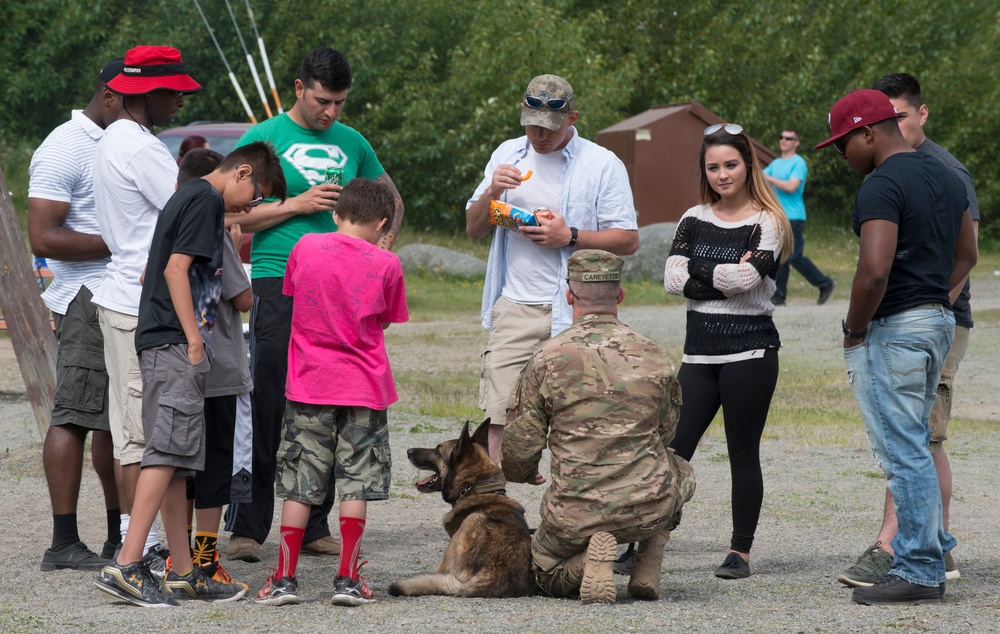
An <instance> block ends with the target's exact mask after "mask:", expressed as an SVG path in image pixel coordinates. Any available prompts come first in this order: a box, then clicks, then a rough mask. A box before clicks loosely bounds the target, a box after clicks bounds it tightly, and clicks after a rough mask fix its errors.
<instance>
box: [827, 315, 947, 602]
mask: <svg viewBox="0 0 1000 634" xmlns="http://www.w3.org/2000/svg"><path fill="white" fill-rule="evenodd" d="M954 333H955V317H954V315H953V314H952V312H951V310H950V309H949V308H945V307H943V306H940V305H935V306H932V307H931V306H926V307H925V306H921V307H918V308H914V309H911V310H905V311H903V312H901V313H897V314H895V315H892V316H889V317H884V318H881V319H875V320H872V321H871V322H870V323H869V324H868V327H867V328H866V329H865V341H864V343H863V344H860V345H857V346H853V347H851V348H846V349H845V350H844V360H845V362H846V363H847V380H848V382H849V383H850V384H851V388H852V389H853V390H854V397H855V398H856V399H857V401H858V407H859V408H860V409H861V415H862V417H864V419H865V430H866V431H867V433H868V441H869V442H870V443H871V446H872V451H873V452H874V453H875V458H876V459H877V460H878V461H879V463H880V464H881V466H882V470H883V471H884V472H885V478H886V481H887V484H888V486H889V490H890V491H891V492H892V496H893V498H894V499H895V503H896V518H897V520H898V522H899V531H898V533H897V534H896V537H895V538H894V539H893V540H892V548H893V550H894V551H895V553H896V556H895V559H894V560H893V567H892V570H890V571H889V572H890V574H894V575H896V576H898V577H902V578H903V579H905V580H907V581H909V582H910V583H913V584H917V585H921V586H930V587H935V586H937V585H938V584H940V583H941V582H943V581H944V579H945V576H944V553H946V552H948V551H949V550H951V549H952V548H954V547H955V538H954V537H952V536H951V535H950V534H948V533H947V532H945V530H944V524H943V523H942V520H941V490H940V488H939V487H938V480H937V472H936V471H935V470H934V461H933V459H932V458H931V452H930V449H929V448H928V443H929V442H930V426H929V424H928V419H929V417H930V413H931V408H932V407H933V405H934V398H935V395H936V393H937V384H938V379H939V378H940V376H941V368H942V366H943V365H944V359H945V356H946V355H947V353H948V348H950V347H951V343H952V339H953V338H954Z"/></svg>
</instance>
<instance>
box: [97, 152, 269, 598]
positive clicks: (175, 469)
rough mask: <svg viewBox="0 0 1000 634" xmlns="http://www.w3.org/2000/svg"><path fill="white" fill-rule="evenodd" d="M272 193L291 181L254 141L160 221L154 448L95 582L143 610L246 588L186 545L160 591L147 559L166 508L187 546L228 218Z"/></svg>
mask: <svg viewBox="0 0 1000 634" xmlns="http://www.w3.org/2000/svg"><path fill="white" fill-rule="evenodd" d="M265 195H266V196H271V197H276V198H280V199H284V196H285V178H284V174H283V172H282V170H281V165H280V163H279V161H278V157H277V156H276V155H275V153H274V150H273V148H272V147H271V146H270V145H268V144H266V143H252V144H249V145H246V146H243V147H241V148H239V149H238V150H236V151H234V152H232V153H231V154H230V155H229V156H228V157H226V159H225V160H224V161H223V162H222V164H221V165H219V167H218V168H217V169H216V170H215V171H213V172H212V173H211V174H209V175H208V176H205V177H204V178H202V179H197V180H194V181H192V182H190V183H188V184H186V185H185V186H184V187H182V188H180V189H179V190H178V191H177V193H175V194H174V195H173V196H172V197H171V198H170V200H169V201H168V202H167V204H166V206H165V207H164V208H163V211H162V212H161V213H160V216H159V218H158V219H157V222H156V229H155V230H154V232H153V240H152V247H151V249H150V253H149V261H148V264H147V267H146V278H145V283H144V285H143V289H142V297H141V299H140V302H139V322H138V327H137V328H136V335H135V344H136V352H138V353H139V355H140V364H141V368H142V382H143V390H142V392H143V407H142V410H143V421H142V423H143V430H144V432H145V434H146V438H147V443H146V451H145V453H144V454H143V457H142V471H141V473H140V475H139V481H138V484H137V486H136V493H135V504H134V506H133V507H132V521H131V523H130V525H129V530H128V533H127V534H126V535H125V540H124V543H123V545H122V549H121V552H120V553H119V555H118V558H117V560H116V561H114V562H112V563H111V564H109V565H108V566H105V567H104V570H103V571H102V572H101V574H100V575H99V576H98V578H97V581H96V585H97V587H98V588H99V589H100V590H102V591H104V592H107V593H109V594H112V595H114V596H117V597H119V598H121V599H124V600H126V601H129V602H131V603H134V604H136V605H141V606H160V605H177V602H176V600H175V597H177V598H191V599H202V600H207V601H215V602H219V601H235V600H238V599H240V598H241V597H242V596H243V594H244V593H245V592H246V586H244V585H242V584H234V583H224V582H219V581H217V580H214V579H212V578H211V577H210V576H208V575H207V574H206V572H205V570H203V569H202V568H201V567H195V566H193V565H192V561H191V553H190V551H189V550H188V549H187V548H175V549H174V551H173V553H172V555H171V559H172V562H171V563H172V569H171V571H170V572H168V573H167V576H166V577H165V578H164V581H163V590H162V591H161V590H160V589H159V588H157V587H156V582H155V581H154V580H153V578H152V577H151V576H150V575H149V571H148V570H147V569H146V568H145V567H144V566H143V563H142V561H141V556H142V545H143V542H144V540H145V535H146V533H147V532H148V531H149V527H150V526H151V525H152V523H153V521H154V520H155V518H156V512H157V511H158V510H159V511H161V514H162V516H163V524H164V528H165V529H166V532H167V539H168V541H169V543H171V544H186V543H187V518H186V508H187V499H186V498H187V492H186V483H185V479H186V477H188V476H189V475H192V474H193V473H194V472H195V471H200V470H201V469H202V468H203V467H204V462H205V429H204V426H205V419H204V413H203V407H204V397H205V377H206V375H207V373H208V370H209V368H210V365H211V361H210V351H211V346H210V335H211V329H212V326H213V324H214V321H215V312H216V309H217V307H218V304H219V296H220V278H219V272H220V268H221V266H222V240H223V232H224V231H225V228H224V224H223V214H224V213H225V212H226V211H229V212H248V211H249V210H250V209H251V208H253V207H254V206H256V205H258V204H260V203H261V202H262V201H263V199H264V196H265Z"/></svg>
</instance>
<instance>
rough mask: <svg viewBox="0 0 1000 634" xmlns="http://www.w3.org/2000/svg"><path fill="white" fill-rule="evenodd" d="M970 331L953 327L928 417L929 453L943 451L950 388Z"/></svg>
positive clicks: (945, 438)
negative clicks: (953, 334)
mask: <svg viewBox="0 0 1000 634" xmlns="http://www.w3.org/2000/svg"><path fill="white" fill-rule="evenodd" d="M970 330H971V329H969V328H966V327H965V326H955V340H954V341H952V344H951V348H949V349H948V356H947V357H945V359H944V366H942V367H941V378H940V380H938V386H937V398H936V399H935V400H934V406H933V408H932V409H931V417H930V427H931V445H930V447H931V453H937V454H939V453H941V452H942V451H944V447H943V446H942V444H941V443H943V442H944V441H945V440H947V439H948V421H949V420H950V419H951V394H952V389H951V386H952V383H953V382H954V380H955V375H956V374H958V365H959V364H960V363H961V362H962V359H963V358H965V353H966V351H967V350H968V349H969V333H970Z"/></svg>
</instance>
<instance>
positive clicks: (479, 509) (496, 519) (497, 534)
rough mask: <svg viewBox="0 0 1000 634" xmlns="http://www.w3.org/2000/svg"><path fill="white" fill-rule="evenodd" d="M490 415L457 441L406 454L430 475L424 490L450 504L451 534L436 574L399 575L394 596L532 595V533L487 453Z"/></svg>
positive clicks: (421, 483)
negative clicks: (473, 431)
mask: <svg viewBox="0 0 1000 634" xmlns="http://www.w3.org/2000/svg"><path fill="white" fill-rule="evenodd" d="M489 423H490V421H489V419H486V421H484V422H483V423H482V424H481V425H480V426H479V427H478V428H477V429H476V431H475V433H474V434H472V436H470V435H469V423H468V421H466V423H465V426H464V427H463V428H462V433H461V435H460V436H459V437H458V439H457V440H449V441H446V442H443V443H441V444H440V445H438V446H437V447H434V448H431V449H410V450H408V451H407V452H406V455H407V457H408V458H409V459H410V462H411V463H413V466H415V467H417V468H418V469H423V470H426V471H432V472H433V473H434V475H432V476H431V477H429V478H427V479H425V480H421V481H419V482H417V490H418V491H420V492H421V493H433V492H435V491H440V492H441V497H443V498H444V501H445V502H447V503H449V504H451V505H452V509H451V511H449V512H448V513H446V514H445V516H444V528H445V530H446V531H448V535H449V536H451V541H449V542H448V548H447V549H445V552H444V560H443V561H442V562H441V565H440V566H438V569H437V572H436V573H428V574H422V575H417V576H415V577H409V578H406V579H401V580H399V581H396V582H395V583H393V584H392V585H390V586H389V594H391V595H393V596H420V595H426V594H440V595H450V596H456V597H524V596H529V595H533V594H535V592H536V590H537V586H536V585H535V577H534V574H533V573H532V572H531V535H530V533H529V532H528V524H527V522H526V521H525V519H524V507H523V506H521V505H520V504H518V503H517V502H516V501H515V500H512V499H511V498H509V497H507V495H506V491H505V490H504V486H505V484H504V479H503V474H502V472H501V471H500V467H499V466H497V464H496V463H495V462H493V461H492V460H490V457H489V452H488V433H489V427H490V424H489Z"/></svg>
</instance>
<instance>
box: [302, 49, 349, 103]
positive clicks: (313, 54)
mask: <svg viewBox="0 0 1000 634" xmlns="http://www.w3.org/2000/svg"><path fill="white" fill-rule="evenodd" d="M299 79H300V80H302V83H303V85H305V87H306V88H312V86H313V84H314V83H316V82H319V83H321V84H323V87H324V88H326V89H328V90H332V91H334V92H340V91H342V90H347V89H348V88H350V87H351V65H350V64H348V63H347V58H346V57H344V56H343V55H342V54H341V53H339V52H338V51H335V50H333V49H332V48H328V47H326V46H323V47H320V48H317V49H314V50H312V51H309V54H308V55H306V58H305V59H304V60H302V66H301V68H299Z"/></svg>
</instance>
